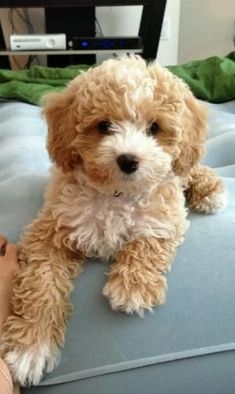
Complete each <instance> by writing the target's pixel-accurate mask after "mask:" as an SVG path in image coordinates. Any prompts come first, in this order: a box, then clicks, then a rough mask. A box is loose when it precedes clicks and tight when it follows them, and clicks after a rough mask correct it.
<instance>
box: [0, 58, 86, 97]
mask: <svg viewBox="0 0 235 394" xmlns="http://www.w3.org/2000/svg"><path fill="white" fill-rule="evenodd" d="M88 68H89V66H86V65H79V66H69V67H66V68H54V67H53V68H50V67H42V66H35V67H32V68H31V69H29V70H20V71H12V70H3V69H2V70H0V97H1V98H5V99H17V100H20V101H25V102H28V103H31V104H39V102H40V99H41V97H42V96H43V95H44V94H46V93H49V92H58V91H60V90H62V89H63V88H64V87H65V86H66V85H67V84H68V82H69V81H70V80H71V79H73V78H74V77H76V76H77V75H78V74H80V73H81V72H82V71H86V70H87V69H88Z"/></svg>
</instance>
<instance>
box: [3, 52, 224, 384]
mask: <svg viewBox="0 0 235 394" xmlns="http://www.w3.org/2000/svg"><path fill="white" fill-rule="evenodd" d="M44 105H45V106H44V113H45V116H46V118H47V122H48V152H49V154H50V157H51V159H52V161H53V162H54V168H53V171H52V177H51V181H50V184H49V186H48V190H47V193H46V197H45V204H44V207H43V209H42V212H41V213H40V214H39V216H38V218H37V219H36V220H35V221H34V222H33V223H32V224H31V225H30V226H29V228H28V229H27V230H26V232H25V234H24V236H23V238H22V242H21V253H20V269H19V272H18V274H17V276H16V279H15V285H14V291H13V299H12V308H13V315H12V316H11V317H9V319H8V320H7V322H6V324H5V327H4V334H3V338H2V343H3V345H2V350H3V351H4V353H5V359H6V361H7V362H8V364H9V367H10V369H11V371H12V374H13V376H14V378H15V380H18V381H19V382H20V383H21V384H22V385H26V384H36V383H37V382H38V381H39V380H40V379H41V377H42V374H43V372H44V371H51V370H52V369H53V368H54V366H55V365H56V363H57V358H58V347H59V346H61V345H62V344H63V341H64V333H65V325H66V320H67V317H68V315H69V310H70V305H69V295H70V292H71V290H72V282H71V280H72V278H73V277H74V276H75V275H78V274H79V272H80V271H81V266H82V263H83V262H84V259H85V257H87V256H97V257H102V258H106V259H108V260H113V263H112V265H111V269H110V273H109V275H108V280H107V283H106V285H105V287H104V290H103V293H104V295H105V296H106V297H107V298H108V299H109V301H110V304H111V307H112V308H113V309H114V310H121V311H124V312H127V313H133V312H136V313H138V314H139V315H141V316H142V315H143V311H144V310H145V309H147V310H151V309H152V308H153V307H154V306H155V305H158V304H161V303H163V302H164V299H165V290H166V287H167V285H166V278H165V273H166V271H167V270H169V269H170V265H171V262H172V259H173V257H174V255H175V252H176V249H177V246H178V245H179V244H180V243H181V242H182V241H183V238H184V233H185V231H186V229H187V227H188V222H187V219H186V217H187V209H186V207H185V197H184V189H185V188H186V189H187V190H186V192H185V196H186V198H187V199H188V201H189V206H190V207H191V208H192V209H196V210H201V211H206V212H209V211H210V212H214V211H215V210H216V209H217V208H216V207H218V206H219V205H220V204H218V201H220V200H221V199H223V198H222V197H221V196H222V195H223V193H224V189H223V186H222V183H221V181H220V180H219V179H218V178H217V177H216V176H215V175H214V173H213V172H212V171H211V170H208V169H207V168H205V167H203V166H199V165H198V162H199V160H200V158H201V156H202V154H203V151H204V147H203V144H204V140H205V136H206V112H205V110H204V108H203V106H202V105H201V104H199V103H198V102H197V101H196V100H195V98H194V97H193V95H192V93H191V92H190V90H189V89H188V88H187V86H186V85H185V84H184V83H183V82H182V81H181V80H179V79H178V78H176V77H175V76H173V75H172V74H171V73H170V72H169V71H167V70H165V69H162V68H161V67H160V66H159V65H157V64H156V63H153V64H150V65H147V64H146V63H145V61H144V60H142V59H141V58H139V57H124V58H121V59H118V60H109V61H106V62H104V63H103V64H102V65H101V66H99V67H96V68H91V69H90V70H88V72H86V73H83V74H82V75H79V76H78V77H77V78H75V79H74V80H73V81H72V82H71V83H70V84H69V85H68V87H67V88H66V89H65V90H64V91H63V92H61V93H56V94H53V95H50V96H48V97H47V98H46V99H45V104H44ZM104 120H105V121H109V122H110V130H109V132H108V133H106V135H104V134H102V133H101V132H100V130H99V126H98V125H99V122H100V121H104ZM153 122H155V123H157V124H158V128H159V129H158V131H157V134H156V136H153V135H150V134H149V129H150V127H151V124H152V123H153ZM127 153H128V154H130V153H131V154H132V155H135V156H136V157H137V158H138V160H139V168H138V170H137V171H136V172H135V173H134V174H124V173H123V172H122V171H121V170H120V168H119V167H118V165H117V157H118V156H119V155H121V154H127ZM210 196H211V197H212V198H211V202H210ZM215 200H216V204H215ZM205 201H207V208H205Z"/></svg>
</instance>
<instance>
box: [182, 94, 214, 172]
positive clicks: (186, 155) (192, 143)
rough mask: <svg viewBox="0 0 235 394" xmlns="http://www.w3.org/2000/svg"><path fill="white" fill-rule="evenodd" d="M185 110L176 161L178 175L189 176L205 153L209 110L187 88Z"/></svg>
mask: <svg viewBox="0 0 235 394" xmlns="http://www.w3.org/2000/svg"><path fill="white" fill-rule="evenodd" d="M185 93H186V94H185V96H184V104H185V105H184V111H183V113H182V118H181V120H182V139H181V141H180V143H179V149H180V154H179V157H178V158H177V160H175V162H174V171H175V173H176V174H177V175H180V176H183V177H185V176H186V177H187V176H188V175H189V173H190V170H191V168H192V167H193V166H194V165H195V164H197V163H198V162H199V160H200V159H201V157H202V155H203V153H204V146H203V145H204V142H205V137H206V132H207V112H206V109H205V108H204V106H203V105H202V104H200V103H199V102H198V101H197V100H196V99H195V98H194V96H193V95H192V93H191V92H190V91H189V90H188V88H185Z"/></svg>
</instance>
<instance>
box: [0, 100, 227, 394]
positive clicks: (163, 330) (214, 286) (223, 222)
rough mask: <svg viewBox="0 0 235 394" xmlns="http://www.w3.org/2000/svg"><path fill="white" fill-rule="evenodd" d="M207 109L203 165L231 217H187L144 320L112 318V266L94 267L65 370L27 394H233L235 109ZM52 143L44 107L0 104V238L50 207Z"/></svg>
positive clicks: (79, 292)
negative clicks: (108, 275) (155, 303)
mask: <svg viewBox="0 0 235 394" xmlns="http://www.w3.org/2000/svg"><path fill="white" fill-rule="evenodd" d="M208 107H209V121H210V132H209V137H208V140H207V148H208V153H207V155H206V157H205V160H204V162H205V163H206V164H208V165H210V166H212V167H214V168H215V170H216V172H217V173H218V174H220V175H221V176H222V177H223V179H224V182H225V184H226V186H227V188H228V189H229V194H230V203H229V206H228V208H227V209H226V210H225V211H224V212H222V213H221V214H219V215H216V216H204V215H196V214H193V215H190V218H191V226H190V228H189V230H188V232H187V236H186V240H185V242H184V244H183V246H182V247H181V248H180V249H179V251H178V253H177V257H176V262H175V264H174V266H173V270H172V272H171V273H170V274H169V275H168V280H169V290H168V296H167V300H166V304H165V305H164V306H161V307H159V308H156V310H155V312H154V314H148V313H147V314H146V315H145V317H144V319H140V318H139V317H135V316H127V315H123V314H119V313H114V312H112V311H111V310H110V308H109V306H108V304H107V302H106V300H105V299H104V297H102V286H103V284H104V281H105V275H104V271H105V270H107V267H105V266H104V265H103V264H99V263H98V262H96V263H94V262H92V261H91V262H90V263H89V264H88V265H87V268H86V270H85V272H84V273H83V274H82V276H81V278H80V279H79V281H78V282H77V283H76V287H75V291H74V293H73V295H72V301H73V304H74V314H73V317H72V319H71V320H70V323H69V329H68V334H67V340H66V346H65V349H64V350H63V355H62V361H61V363H60V365H59V367H58V368H57V369H56V370H55V371H54V372H53V373H52V374H51V375H48V376H46V377H45V379H44V380H43V382H42V383H41V386H40V389H39V388H38V389H36V388H35V389H29V390H25V391H23V393H24V394H26V393H27V394H47V393H48V394H49V393H50V394H64V393H65V392H66V393H67V394H75V393H76V394H77V393H82V394H90V393H93V392H95V393H96V394H110V393H112V394H121V393H124V392H128V393H130V394H131V393H135V394H143V393H145V394H150V393H151V394H156V393H161V394H163V393H164V394H173V393H174V394H188V393H190V394H198V393H200V394H215V393H222V392H223V393H224V394H226V393H227V394H232V393H234V387H235V374H234V365H235V309H234V299H235V286H234V278H235V101H234V102H229V103H226V104H220V105H211V104H208ZM45 137H46V125H45V122H44V120H43V118H42V116H41V114H40V109H39V108H38V107H35V106H32V105H29V104H23V103H12V102H7V103H1V104H0V232H1V233H4V234H6V235H7V236H8V237H9V238H10V239H11V240H12V241H18V239H19V237H20V234H21V233H22V231H23V228H24V226H25V225H26V224H28V223H29V222H30V221H31V220H32V219H33V218H34V217H35V216H36V214H37V212H38V210H39V209H40V206H41V204H42V201H43V192H44V189H45V186H46V183H47V179H48V176H49V175H48V174H49V167H50V162H49V160H48V156H47V152H46V149H45ZM185 360H186V361H187V363H186V364H185V362H186V361H185ZM120 371H123V372H122V376H121V377H120V376H119V374H118V372H120ZM123 374H124V375H123ZM123 376H124V377H125V379H124V380H123ZM97 379H98V380H97ZM62 382H70V383H68V384H65V385H64V384H60V383H62ZM47 385H49V386H48V387H47ZM126 385H127V386H126ZM126 387H128V389H126ZM110 388H112V390H111V389H110Z"/></svg>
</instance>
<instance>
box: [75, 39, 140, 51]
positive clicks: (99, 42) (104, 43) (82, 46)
mask: <svg viewBox="0 0 235 394" xmlns="http://www.w3.org/2000/svg"><path fill="white" fill-rule="evenodd" d="M142 47H143V45H142V39H141V37H72V38H71V39H70V40H69V41H68V48H70V49H76V50H83V51H88V50H102V51H105V50H112V49H114V50H115V49H119V50H122V49H123V50H128V49H131V50H133V49H136V50H139V49H142Z"/></svg>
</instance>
